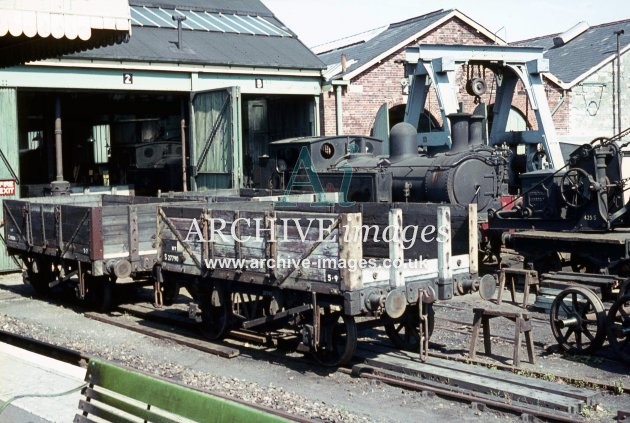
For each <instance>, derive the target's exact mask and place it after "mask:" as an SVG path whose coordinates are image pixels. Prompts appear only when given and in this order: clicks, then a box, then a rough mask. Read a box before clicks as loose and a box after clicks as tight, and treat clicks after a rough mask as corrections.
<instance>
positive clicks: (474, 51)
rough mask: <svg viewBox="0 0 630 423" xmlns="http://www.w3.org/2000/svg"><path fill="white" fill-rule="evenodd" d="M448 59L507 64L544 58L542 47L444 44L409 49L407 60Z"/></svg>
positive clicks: (424, 45) (406, 51) (411, 61)
mask: <svg viewBox="0 0 630 423" xmlns="http://www.w3.org/2000/svg"><path fill="white" fill-rule="evenodd" d="M442 57H448V58H449V59H452V60H454V61H456V62H468V61H475V60H493V61H498V62H505V63H514V64H516V63H522V64H524V63H527V62H529V61H531V60H536V59H542V58H543V48H542V47H506V46H495V45H483V46H459V45H453V46H450V45H444V44H422V45H421V46H418V47H407V49H406V50H405V60H406V61H407V62H409V63H417V62H418V61H421V60H433V59H439V58H442Z"/></svg>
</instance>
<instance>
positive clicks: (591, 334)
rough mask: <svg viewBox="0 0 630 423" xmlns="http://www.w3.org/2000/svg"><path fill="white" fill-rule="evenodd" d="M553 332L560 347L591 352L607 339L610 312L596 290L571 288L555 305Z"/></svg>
mask: <svg viewBox="0 0 630 423" xmlns="http://www.w3.org/2000/svg"><path fill="white" fill-rule="evenodd" d="M550 322H551V332H552V333H553V336H554V337H555V338H556V341H558V344H559V345H560V347H561V348H562V349H563V350H564V351H567V352H569V353H572V354H591V353H594V352H595V351H597V350H598V349H599V348H600V347H601V346H602V344H603V343H604V340H605V339H606V313H605V312H604V305H603V304H602V302H601V300H600V299H599V298H598V297H597V295H595V293H594V292H593V291H591V290H589V289H586V288H582V287H574V288H567V289H565V290H564V291H562V292H560V294H558V296H557V297H556V299H555V300H554V301H553V303H552V304H551V315H550Z"/></svg>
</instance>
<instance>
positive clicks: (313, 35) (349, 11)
mask: <svg viewBox="0 0 630 423" xmlns="http://www.w3.org/2000/svg"><path fill="white" fill-rule="evenodd" d="M262 1H263V3H264V4H265V5H266V6H267V7H268V8H269V9H271V11H272V12H273V13H274V14H275V15H276V16H277V17H278V18H279V19H280V20H281V21H282V22H283V23H284V24H285V25H287V26H288V27H289V28H290V29H291V30H292V31H293V32H295V33H296V34H297V35H298V37H299V38H300V40H301V41H302V42H303V43H304V44H306V45H307V46H308V47H315V46H317V45H318V44H323V43H326V42H330V41H335V40H338V39H342V38H344V37H346V36H349V35H354V34H358V33H360V32H363V31H367V30H370V29H374V28H377V27H380V26H383V25H387V24H390V23H393V22H398V21H402V20H405V19H409V18H411V17H414V16H419V15H423V14H425V13H428V12H432V11H434V10H438V9H459V10H460V11H461V12H463V13H464V14H466V15H468V16H469V17H470V18H472V19H473V20H475V21H477V22H479V23H480V24H481V25H483V26H485V27H486V28H487V29H489V30H490V31H492V32H496V33H497V35H498V36H499V37H501V38H503V39H504V40H506V41H508V42H511V41H518V40H523V39H527V38H533V37H537V36H540V35H547V34H554V33H558V32H563V31H565V30H567V29H569V28H571V27H572V26H573V25H575V24H577V23H578V22H580V21H586V22H587V23H588V24H589V25H596V24H600V23H604V22H613V21H618V20H624V19H630V1H629V0H599V1H593V0H573V1H570V0H527V1H515V0H476V1H473V0H448V1H439V0H434V1H422V0H262ZM628 36H630V34H629V35H628Z"/></svg>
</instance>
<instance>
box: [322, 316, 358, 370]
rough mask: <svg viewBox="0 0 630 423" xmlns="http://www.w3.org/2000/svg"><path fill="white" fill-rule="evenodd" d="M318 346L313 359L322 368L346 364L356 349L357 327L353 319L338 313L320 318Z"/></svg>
mask: <svg viewBox="0 0 630 423" xmlns="http://www.w3.org/2000/svg"><path fill="white" fill-rule="evenodd" d="M320 324H321V326H320V333H319V346H318V347H317V348H316V349H315V351H314V356H315V359H316V360H317V361H318V362H320V363H321V364H323V365H324V366H330V367H337V366H341V365H344V364H346V363H348V362H349V361H350V360H351V359H352V356H353V355H354V351H355V350H356V348H357V325H356V323H355V322H354V317H352V316H346V315H345V314H342V313H341V312H340V311H336V312H329V313H326V314H324V315H323V316H321V320H320Z"/></svg>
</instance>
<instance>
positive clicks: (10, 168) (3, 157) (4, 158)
mask: <svg viewBox="0 0 630 423" xmlns="http://www.w3.org/2000/svg"><path fill="white" fill-rule="evenodd" d="M0 158H2V162H3V163H4V165H5V166H6V167H7V170H8V171H9V173H10V174H11V176H12V177H13V179H15V183H16V184H17V185H20V178H18V176H17V174H16V173H15V171H14V170H13V168H12V167H11V164H10V163H9V161H8V160H7V157H6V156H5V155H4V152H3V151H2V149H1V148H0Z"/></svg>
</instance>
